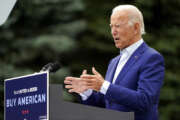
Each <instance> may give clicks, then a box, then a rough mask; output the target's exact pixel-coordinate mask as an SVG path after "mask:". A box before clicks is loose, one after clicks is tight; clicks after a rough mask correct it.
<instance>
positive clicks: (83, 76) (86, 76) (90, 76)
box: [81, 74, 96, 79]
mask: <svg viewBox="0 0 180 120" xmlns="http://www.w3.org/2000/svg"><path fill="white" fill-rule="evenodd" d="M95 77H96V76H95V75H88V74H85V75H81V78H84V79H94V78H95Z"/></svg>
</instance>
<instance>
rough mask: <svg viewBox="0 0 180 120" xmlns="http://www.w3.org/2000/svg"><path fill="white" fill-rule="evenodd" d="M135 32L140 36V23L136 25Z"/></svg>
mask: <svg viewBox="0 0 180 120" xmlns="http://www.w3.org/2000/svg"><path fill="white" fill-rule="evenodd" d="M134 31H135V34H139V32H141V30H140V23H135V24H134Z"/></svg>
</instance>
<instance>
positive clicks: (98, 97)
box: [81, 91, 105, 108]
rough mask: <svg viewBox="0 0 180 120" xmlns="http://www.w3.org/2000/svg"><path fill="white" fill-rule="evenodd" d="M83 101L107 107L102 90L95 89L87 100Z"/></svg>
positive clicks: (87, 103) (83, 102)
mask: <svg viewBox="0 0 180 120" xmlns="http://www.w3.org/2000/svg"><path fill="white" fill-rule="evenodd" d="M81 102H82V104H86V105H91V106H97V107H102V108H105V101H104V95H103V94H101V93H100V92H95V91H93V93H92V95H91V96H89V98H88V99H87V100H85V101H81Z"/></svg>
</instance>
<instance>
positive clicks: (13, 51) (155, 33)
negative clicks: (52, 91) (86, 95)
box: [0, 0, 180, 120]
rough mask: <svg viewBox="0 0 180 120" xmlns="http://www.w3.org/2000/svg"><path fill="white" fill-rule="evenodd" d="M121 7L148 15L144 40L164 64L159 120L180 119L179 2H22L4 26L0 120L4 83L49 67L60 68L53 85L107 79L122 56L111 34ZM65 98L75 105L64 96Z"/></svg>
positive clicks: (0, 51)
mask: <svg viewBox="0 0 180 120" xmlns="http://www.w3.org/2000/svg"><path fill="white" fill-rule="evenodd" d="M119 4H133V5H136V6H137V7H138V8H139V9H140V10H141V11H142V13H143V15H144V21H145V28H146V35H144V36H143V38H144V41H145V42H146V43H148V44H149V45H150V46H151V47H153V48H155V49H156V50H158V51H159V52H160V53H161V54H162V55H163V56H164V59H165V67H166V73H165V80H164V86H163V88H162V90H161V96H160V105H159V111H160V120H180V69H179V68H180V52H179V51H180V41H179V39H180V29H179V26H180V0H121V1H120V0H119V1H118V0H18V2H17V3H16V6H15V8H14V10H13V11H12V13H11V15H10V17H9V18H8V20H7V21H6V23H5V24H4V25H2V26H0V120H3V114H4V111H3V109H4V106H3V103H4V98H3V97H4V85H3V84H4V79H6V78H11V77H17V76H22V75H27V74H32V73H34V72H38V71H40V69H41V68H42V67H43V66H44V65H45V64H47V63H49V62H54V61H60V62H61V63H62V68H61V69H60V70H59V71H58V72H56V73H55V74H51V77H50V78H51V80H50V82H51V83H60V84H62V83H63V81H64V77H65V76H76V77H78V76H80V74H81V72H82V70H83V69H87V70H88V72H89V73H91V67H93V66H95V67H96V69H97V70H98V71H99V72H100V73H102V75H103V76H104V75H105V73H106V69H107V65H108V63H109V61H110V59H111V58H113V57H115V56H116V55H118V54H119V50H118V49H116V48H115V46H114V43H113V39H112V37H111V34H110V27H109V17H110V15H111V10H112V8H113V7H115V6H116V5H119ZM64 98H65V99H66V100H69V101H74V102H75V101H76V98H75V96H74V95H72V94H68V93H67V91H64Z"/></svg>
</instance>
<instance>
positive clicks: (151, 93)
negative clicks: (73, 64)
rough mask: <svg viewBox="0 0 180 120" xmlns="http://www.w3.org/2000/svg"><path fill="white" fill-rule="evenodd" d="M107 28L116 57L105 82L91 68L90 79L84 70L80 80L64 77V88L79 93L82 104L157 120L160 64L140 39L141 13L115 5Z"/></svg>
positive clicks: (162, 72) (142, 32)
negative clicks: (118, 52)
mask: <svg viewBox="0 0 180 120" xmlns="http://www.w3.org/2000/svg"><path fill="white" fill-rule="evenodd" d="M110 27H111V33H112V36H113V39H114V43H115V46H116V47H117V48H119V49H120V54H119V55H118V56H117V57H115V58H113V59H112V60H111V61H110V63H109V66H108V70H107V73H106V76H105V79H104V78H103V77H102V76H101V74H100V73H99V72H97V71H96V70H95V68H94V67H93V68H92V73H93V74H92V75H91V74H87V71H86V70H84V71H83V73H82V75H81V77H80V78H76V77H66V79H65V81H64V83H65V84H66V86H65V87H66V88H68V89H69V92H76V93H79V94H80V96H81V98H82V102H83V103H84V104H87V105H93V106H100V107H105V108H108V109H113V110H118V111H124V112H130V111H131V112H134V113H135V120H157V119H158V102H159V95H160V89H161V87H162V84H163V79H164V60H163V57H162V56H161V55H160V54H159V53H158V52H157V51H156V50H154V49H152V48H150V47H149V46H148V45H147V44H146V43H145V42H144V40H143V39H142V34H144V33H145V30H144V22H143V16H142V13H141V12H140V11H139V10H138V9H137V7H135V6H133V5H119V6H117V7H115V8H114V9H113V11H112V15H111V19H110Z"/></svg>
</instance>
